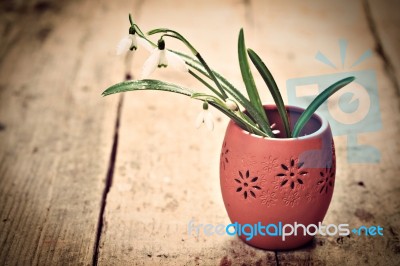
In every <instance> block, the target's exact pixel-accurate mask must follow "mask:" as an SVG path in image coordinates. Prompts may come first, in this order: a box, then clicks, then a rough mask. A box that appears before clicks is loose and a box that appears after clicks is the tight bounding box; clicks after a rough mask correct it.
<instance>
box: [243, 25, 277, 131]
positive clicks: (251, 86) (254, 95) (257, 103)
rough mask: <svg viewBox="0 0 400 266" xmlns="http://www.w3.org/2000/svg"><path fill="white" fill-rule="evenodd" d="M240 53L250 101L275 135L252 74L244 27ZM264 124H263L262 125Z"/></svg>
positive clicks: (266, 128) (267, 127)
mask: <svg viewBox="0 0 400 266" xmlns="http://www.w3.org/2000/svg"><path fill="white" fill-rule="evenodd" d="M238 55H239V65H240V71H241V73H242V79H243V82H244V85H245V86H246V90H247V94H248V95H249V98H250V103H251V104H252V105H253V107H254V108H255V109H256V110H257V111H258V112H259V113H260V114H261V116H262V118H263V119H264V120H265V121H266V124H267V126H266V127H265V126H263V128H262V129H263V130H264V131H265V132H266V133H267V134H268V135H269V136H271V137H273V136H274V135H273V133H272V131H271V128H270V124H269V121H268V118H267V115H266V114H265V111H264V107H263V106H262V103H261V100H260V96H259V95H258V91H257V87H256V84H255V82H254V79H253V75H252V74H251V70H250V66H249V62H248V60H247V53H246V45H245V42H244V34H243V29H240V32H239V41H238ZM260 126H262V125H260Z"/></svg>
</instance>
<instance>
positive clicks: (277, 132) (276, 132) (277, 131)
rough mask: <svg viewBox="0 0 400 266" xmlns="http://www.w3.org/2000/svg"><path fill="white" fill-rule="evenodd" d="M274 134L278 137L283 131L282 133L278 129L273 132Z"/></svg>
mask: <svg viewBox="0 0 400 266" xmlns="http://www.w3.org/2000/svg"><path fill="white" fill-rule="evenodd" d="M272 133H273V134H274V135H276V134H279V133H281V131H280V130H278V129H275V130H272Z"/></svg>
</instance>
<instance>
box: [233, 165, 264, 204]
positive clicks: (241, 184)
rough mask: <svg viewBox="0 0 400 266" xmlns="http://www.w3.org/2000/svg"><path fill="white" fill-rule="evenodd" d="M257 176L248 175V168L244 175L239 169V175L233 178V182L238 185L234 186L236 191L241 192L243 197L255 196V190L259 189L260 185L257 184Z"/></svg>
mask: <svg viewBox="0 0 400 266" xmlns="http://www.w3.org/2000/svg"><path fill="white" fill-rule="evenodd" d="M257 181H258V177H257V176H255V177H250V172H249V170H247V171H246V173H245V175H243V174H242V172H241V171H239V177H238V178H235V182H236V183H237V185H238V187H237V188H236V192H238V193H241V194H243V197H244V199H248V198H249V197H253V198H256V197H257V196H256V191H257V190H261V187H259V186H258V185H257Z"/></svg>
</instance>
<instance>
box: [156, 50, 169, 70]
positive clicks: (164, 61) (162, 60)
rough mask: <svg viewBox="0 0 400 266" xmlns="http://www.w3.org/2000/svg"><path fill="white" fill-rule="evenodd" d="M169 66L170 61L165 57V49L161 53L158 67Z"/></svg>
mask: <svg viewBox="0 0 400 266" xmlns="http://www.w3.org/2000/svg"><path fill="white" fill-rule="evenodd" d="M161 66H168V60H167V57H166V56H165V49H164V50H161V51H160V59H159V60H158V67H161Z"/></svg>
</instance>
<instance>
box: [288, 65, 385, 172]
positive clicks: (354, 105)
mask: <svg viewBox="0 0 400 266" xmlns="http://www.w3.org/2000/svg"><path fill="white" fill-rule="evenodd" d="M349 76H354V77H355V81H354V82H353V83H352V84H349V85H348V86H347V87H345V88H343V89H341V90H339V91H338V92H336V93H335V95H336V96H335V97H331V98H330V99H329V100H328V101H326V102H325V103H323V104H322V105H321V107H320V108H319V109H318V111H317V113H318V114H319V115H321V116H323V117H325V118H326V119H327V120H328V121H329V123H330V125H331V128H332V132H333V135H335V136H342V135H347V159H348V162H349V163H373V162H379V161H380V152H379V150H378V149H377V148H376V147H373V146H371V145H369V144H368V145H366V144H363V145H362V144H359V143H358V135H359V134H361V133H367V132H376V131H379V130H380V129H381V128H382V122H381V114H380V107H379V95H378V84H377V79H376V74H375V71H373V70H361V71H350V72H342V73H335V74H329V75H319V76H311V77H302V78H293V79H289V80H288V81H287V83H286V87H287V95H288V102H289V104H290V105H296V106H300V107H303V108H306V107H307V106H308V105H309V104H310V103H311V101H312V100H313V99H315V97H316V96H317V94H319V93H321V92H322V91H323V90H325V89H326V88H327V87H328V86H330V85H331V84H333V83H335V82H336V81H338V80H340V79H343V78H346V77H349ZM300 92H303V95H301V93H300ZM304 92H305V93H304ZM304 94H305V95H304ZM316 167H319V166H316Z"/></svg>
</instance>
